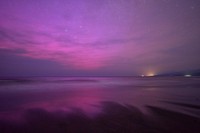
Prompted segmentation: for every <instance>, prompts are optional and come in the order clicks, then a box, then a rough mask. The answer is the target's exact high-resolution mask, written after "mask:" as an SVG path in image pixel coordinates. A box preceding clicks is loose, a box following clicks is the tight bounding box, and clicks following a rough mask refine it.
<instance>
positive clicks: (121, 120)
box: [0, 101, 200, 133]
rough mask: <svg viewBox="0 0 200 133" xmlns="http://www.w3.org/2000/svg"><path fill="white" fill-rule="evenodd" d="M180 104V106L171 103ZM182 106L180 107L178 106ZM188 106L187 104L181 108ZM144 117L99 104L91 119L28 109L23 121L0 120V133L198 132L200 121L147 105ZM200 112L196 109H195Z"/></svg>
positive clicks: (134, 110) (127, 108) (125, 108)
mask: <svg viewBox="0 0 200 133" xmlns="http://www.w3.org/2000/svg"><path fill="white" fill-rule="evenodd" d="M174 104H179V103H174ZM180 105H181V106H183V105H182V104H180ZM184 106H189V105H184ZM146 108H147V110H148V112H149V113H147V114H144V113H143V112H141V111H140V110H139V109H138V108H136V107H134V106H132V105H121V104H118V103H116V102H109V101H105V102H102V111H101V113H99V114H98V115H96V116H95V117H90V116H88V115H86V113H84V111H82V110H81V109H77V108H74V109H73V111H72V112H64V111H57V112H48V111H46V110H44V109H40V108H37V109H29V110H26V111H25V113H24V115H23V119H24V120H23V121H21V122H14V121H8V120H7V121H6V120H0V132H1V133H199V131H200V126H199V125H200V118H199V117H194V116H190V115H187V114H183V113H180V112H174V111H170V110H167V109H163V108H160V107H155V106H149V105H146ZM198 109H199V108H198Z"/></svg>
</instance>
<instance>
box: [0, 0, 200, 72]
mask: <svg viewBox="0 0 200 133" xmlns="http://www.w3.org/2000/svg"><path fill="white" fill-rule="evenodd" d="M176 5H179V6H176ZM197 6H198V4H194V3H193V2H188V1H186V0H184V1H183V2H180V1H178V0H175V1H174V0H167V1H166V0H161V1H154V0H152V1H144V0H132V1H128V2H127V1H122V0H108V1H98V0H83V1H64V0H58V1H54V0H50V1H37V2H36V1H29V2H28V1H19V2H14V1H13V2H8V1H4V0H3V1H1V3H0V50H11V51H12V52H13V53H14V54H15V55H16V56H23V57H28V58H30V61H31V59H44V60H49V61H53V62H57V63H59V64H61V65H63V66H64V67H65V68H66V69H68V68H70V69H74V70H86V71H88V70H92V71H96V72H97V73H98V71H99V70H101V72H102V71H103V70H104V69H106V70H110V71H113V72H116V71H117V72H119V71H120V72H122V73H128V74H142V73H148V72H150V71H153V72H155V73H159V72H166V71H172V70H173V71H174V70H180V69H183V70H185V69H191V68H192V69H196V68H198V67H199V65H200V64H199V62H200V61H199V57H198V56H197V55H198V54H199V51H198V49H199V45H198V44H199V43H198V42H199V37H198V35H199V34H200V30H199V29H198V28H196V27H198V25H199V23H200V19H199V17H197V12H198V11H199V8H197ZM191 7H194V8H191ZM16 51H20V52H16ZM5 60H6V59H5ZM101 72H100V73H101Z"/></svg>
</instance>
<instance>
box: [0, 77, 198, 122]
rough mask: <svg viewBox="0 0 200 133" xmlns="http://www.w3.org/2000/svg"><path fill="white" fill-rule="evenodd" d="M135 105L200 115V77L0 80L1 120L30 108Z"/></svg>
mask: <svg viewBox="0 0 200 133" xmlns="http://www.w3.org/2000/svg"><path fill="white" fill-rule="evenodd" d="M106 101H111V102H116V103H119V104H121V105H132V106H135V107H137V108H139V109H140V110H142V112H145V113H148V112H147V111H146V109H145V107H146V106H148V105H151V106H157V107H162V108H166V109H170V110H175V111H179V112H182V113H186V114H190V115H194V116H199V115H200V112H199V107H200V78H196V77H190V78H185V77H167V78H166V77H160V78H158V77H143V78H140V77H138V78H137V77H40V78H38V77H37V78H15V79H1V80H0V117H4V118H9V119H10V118H11V117H12V118H15V117H16V118H18V117H19V116H20V115H21V113H23V112H24V111H25V110H27V109H32V108H42V109H45V110H48V111H72V110H73V109H75V108H77V109H81V110H83V111H84V112H85V113H87V114H88V115H91V116H92V115H95V114H98V113H99V112H101V104H102V102H106Z"/></svg>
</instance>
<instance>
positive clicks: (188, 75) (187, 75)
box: [184, 74, 192, 77]
mask: <svg viewBox="0 0 200 133" xmlns="http://www.w3.org/2000/svg"><path fill="white" fill-rule="evenodd" d="M191 76H192V75H190V74H186V75H184V77H191Z"/></svg>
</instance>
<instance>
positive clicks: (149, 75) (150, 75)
mask: <svg viewBox="0 0 200 133" xmlns="http://www.w3.org/2000/svg"><path fill="white" fill-rule="evenodd" d="M146 76H148V77H153V76H155V74H154V73H148V74H147V75H146Z"/></svg>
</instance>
